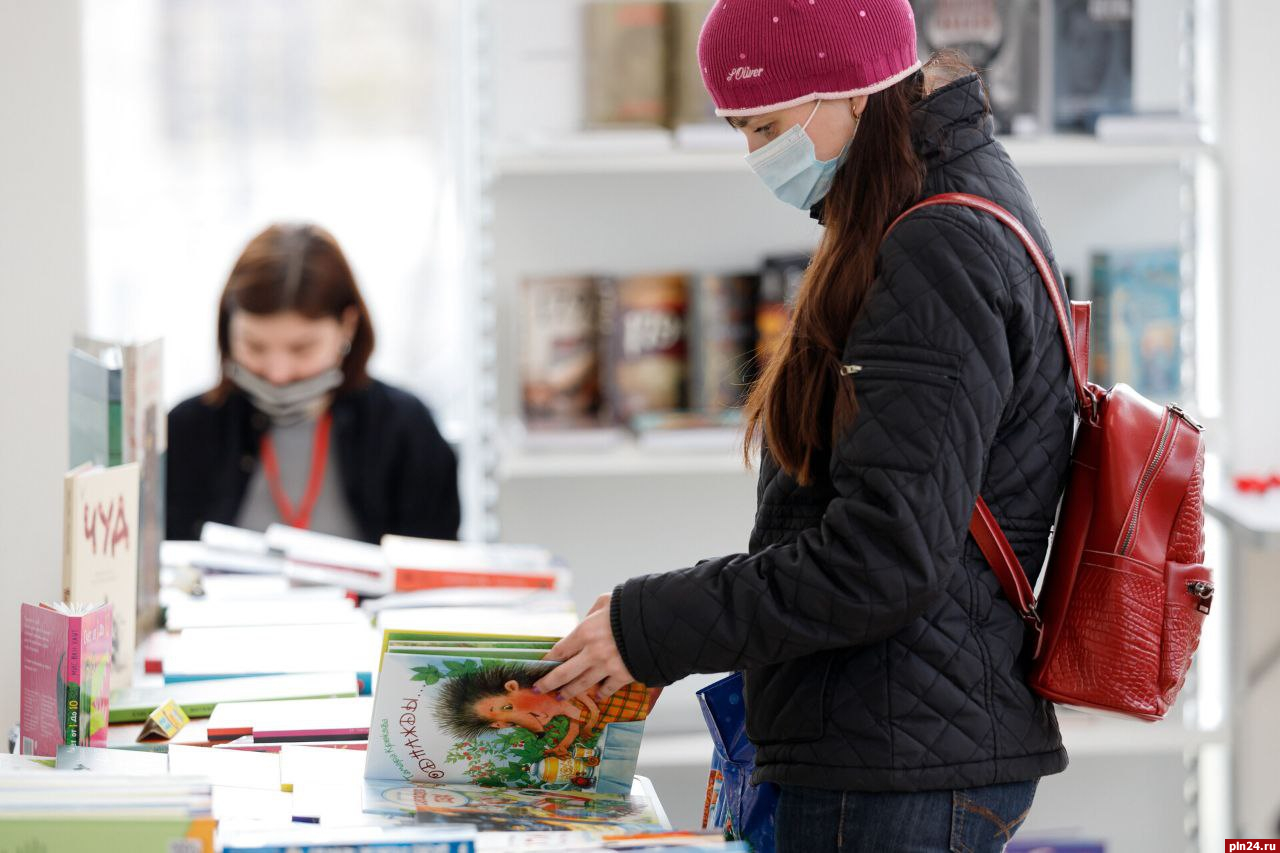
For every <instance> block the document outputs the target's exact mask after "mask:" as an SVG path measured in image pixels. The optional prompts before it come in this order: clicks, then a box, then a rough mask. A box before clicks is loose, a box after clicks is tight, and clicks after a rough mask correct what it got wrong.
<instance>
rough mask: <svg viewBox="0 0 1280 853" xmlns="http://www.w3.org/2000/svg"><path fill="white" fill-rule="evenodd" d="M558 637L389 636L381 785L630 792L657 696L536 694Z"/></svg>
mask: <svg viewBox="0 0 1280 853" xmlns="http://www.w3.org/2000/svg"><path fill="white" fill-rule="evenodd" d="M555 641H556V638H555V637H537V636H517V635H492V634H447V633H429V632H424V631H388V632H386V634H385V635H384V640H383V649H384V650H383V655H382V662H381V668H380V670H379V673H378V686H377V691H376V694H375V698H374V712H373V720H372V722H371V723H370V732H369V750H368V763H367V764H366V766H365V777H366V778H367V779H370V780H379V779H381V780H395V781H401V782H431V783H441V784H469V785H479V786H482V787H497V788H522V789H540V790H555V791H571V792H575V793H577V792H590V793H598V794H614V795H625V794H627V793H628V792H629V791H630V790H631V787H632V781H633V777H634V776H635V766H636V759H637V757H638V755H639V746H640V739H641V736H642V735H643V732H644V720H645V718H646V717H647V716H648V714H649V709H650V707H651V704H652V700H651V697H650V691H648V690H647V689H646V688H645V687H644V686H643V685H640V684H635V683H633V684H630V685H627V686H626V687H624V688H622V689H621V690H619V691H618V692H617V693H615V694H613V695H612V696H610V697H608V698H606V699H603V700H600V701H596V700H594V699H592V698H591V697H589V696H586V695H584V696H580V697H578V698H576V699H573V700H561V699H557V698H556V697H555V696H554V695H544V694H537V693H534V692H533V690H532V687H533V685H534V683H535V682H536V681H537V680H538V679H539V678H541V677H542V676H543V675H545V674H546V673H548V672H550V671H551V670H552V669H554V668H555V666H556V664H555V663H554V662H551V661H546V660H543V657H544V656H545V655H546V654H547V653H548V652H549V651H550V649H551V647H552V646H553V645H554V643H555Z"/></svg>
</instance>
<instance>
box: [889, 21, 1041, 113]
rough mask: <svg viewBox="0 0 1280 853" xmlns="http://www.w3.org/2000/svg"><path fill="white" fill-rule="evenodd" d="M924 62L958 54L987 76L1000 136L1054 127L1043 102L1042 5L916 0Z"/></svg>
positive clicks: (919, 40) (919, 38)
mask: <svg viewBox="0 0 1280 853" xmlns="http://www.w3.org/2000/svg"><path fill="white" fill-rule="evenodd" d="M913 6H914V8H915V15H916V32H917V39H916V43H917V45H918V46H919V50H920V58H921V60H924V61H927V60H928V59H929V57H930V56H932V55H933V53H934V52H935V51H940V50H958V51H960V52H961V53H963V54H964V56H965V58H966V59H967V60H968V61H969V62H971V63H973V65H974V66H975V67H977V68H978V69H979V70H980V71H981V72H982V80H983V83H985V84H986V89H987V96H988V99H989V100H990V102H991V112H992V115H993V116H994V117H995V120H996V129H997V131H998V132H999V133H1011V132H1015V131H1017V132H1023V131H1026V130H1031V129H1033V128H1034V129H1043V128H1045V127H1047V126H1048V121H1047V118H1048V116H1047V115H1046V114H1045V110H1044V109H1043V106H1042V104H1043V99H1042V97H1041V84H1040V78H1041V71H1040V69H1041V60H1040V41H1041V36H1040V33H1041V20H1040V0H915V2H914V3H913Z"/></svg>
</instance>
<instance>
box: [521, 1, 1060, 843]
mask: <svg viewBox="0 0 1280 853" xmlns="http://www.w3.org/2000/svg"><path fill="white" fill-rule="evenodd" d="M699 61H700V64H701V66H702V71H703V78H704V81H705V82H706V84H707V88H708V89H709V90H710V92H711V94H712V96H713V98H714V100H715V101H716V105H717V107H718V108H719V110H718V112H719V113H720V114H721V115H724V116H726V117H727V118H728V119H729V121H730V123H731V124H733V125H734V126H735V127H738V128H740V129H741V130H742V132H743V134H744V135H745V136H746V138H747V140H748V148H749V151H750V153H749V154H748V163H749V164H750V165H751V166H752V168H753V169H754V170H755V171H756V172H757V173H758V174H759V175H760V176H761V178H763V179H764V181H765V183H766V184H767V185H768V186H769V187H770V189H772V190H773V191H774V193H775V194H776V195H777V196H778V197H779V198H780V199H781V200H783V201H786V202H788V203H791V204H793V205H795V206H797V207H800V208H805V207H810V206H813V210H812V213H813V215H815V216H816V217H817V218H818V219H819V220H820V221H821V222H822V223H823V224H824V225H825V230H824V233H823V236H822V239H821V242H820V244H819V246H818V248H817V252H816V255H815V257H814V259H813V262H812V264H811V265H810V267H809V269H808V271H807V273H806V277H805V281H804V284H803V286H802V287H801V289H800V292H799V294H798V297H797V300H796V304H795V308H794V314H793V318H792V322H791V325H790V328H789V330H788V332H787V337H786V339H785V342H784V344H783V345H782V347H781V349H780V351H779V354H778V355H777V356H775V357H774V358H773V359H772V360H771V361H770V363H769V364H768V365H767V367H766V369H765V370H764V372H763V375H762V377H761V378H760V380H759V382H758V383H757V385H756V387H755V389H754V391H753V393H752V395H751V397H750V400H749V402H748V405H747V412H746V413H747V418H748V431H747V434H748V439H749V440H748V448H750V447H751V446H753V445H752V443H751V441H750V439H751V438H753V437H758V438H761V439H762V446H763V449H762V450H761V453H760V483H759V489H758V508H757V513H756V519H755V526H754V529H753V530H752V533H751V539H750V546H749V550H748V552H747V553H745V554H735V555H730V556H725V557H721V558H718V559H712V560H704V561H703V562H701V563H699V564H698V565H697V566H694V567H692V568H687V569H683V570H680V571H673V572H667V573H662V574H652V575H646V576H643V577H638V578H633V579H632V580H630V581H627V582H626V583H624V584H621V585H620V586H618V587H617V588H616V589H615V590H614V591H613V592H612V594H611V595H606V596H602V597H601V598H600V599H599V600H598V601H597V603H596V605H595V607H594V608H593V610H592V612H591V613H590V614H589V615H588V616H587V618H586V619H584V621H583V622H582V624H581V625H580V626H579V627H578V628H577V629H576V630H575V631H574V632H573V633H572V634H570V635H569V636H568V637H566V638H565V639H564V640H563V641H562V642H561V643H560V644H559V645H558V646H557V647H556V649H555V650H553V652H552V654H551V655H550V657H551V658H552V659H554V660H561V661H564V663H563V664H562V665H561V666H559V667H557V668H556V669H555V670H554V671H553V672H552V673H551V674H549V675H548V676H547V677H545V678H544V679H543V680H542V681H541V682H540V683H539V685H538V687H539V689H542V690H546V691H559V692H560V693H562V694H564V695H577V694H579V693H581V692H584V691H587V690H596V691H598V692H601V693H609V692H611V691H613V690H615V689H617V688H618V687H619V686H620V685H622V684H625V683H627V682H629V681H630V680H632V679H633V678H634V679H638V680H640V681H642V682H645V683H646V684H650V685H664V684H670V683H671V682H673V681H676V680H678V679H680V678H682V677H684V676H685V675H688V674H690V673H695V672H703V673H707V672H726V671H734V670H740V671H742V672H743V673H744V679H745V700H746V720H747V734H748V735H749V736H750V738H751V740H752V741H753V743H754V744H755V745H756V747H757V755H756V768H757V769H756V773H755V781H757V782H765V781H769V782H775V783H778V784H779V785H780V786H781V795H780V799H779V806H778V813H777V839H778V848H779V850H782V851H816V850H837V849H838V850H841V851H855V850H856V851H864V850H865V851H889V850H912V851H935V850H970V851H987V850H999V849H1002V847H1003V845H1004V843H1005V842H1007V841H1008V840H1009V838H1011V837H1012V835H1013V833H1014V831H1015V830H1016V829H1017V828H1018V826H1019V825H1021V823H1022V821H1023V820H1024V819H1025V818H1026V815H1027V812H1028V809H1029V808H1030V806H1031V802H1032V798H1033V796H1034V793H1035V788H1036V783H1037V781H1038V780H1039V779H1040V778H1041V777H1042V776H1045V775H1047V774H1051V773H1057V772H1060V771H1061V770H1063V769H1064V768H1065V767H1066V765H1067V756H1066V752H1065V751H1064V749H1063V747H1062V740H1061V737H1060V735H1059V730H1058V724H1057V720H1056V718H1055V716H1054V710H1053V707H1052V706H1051V705H1050V704H1049V703H1048V702H1046V701H1044V700H1043V699H1041V698H1039V697H1038V696H1036V695H1034V694H1033V693H1032V692H1031V690H1030V689H1029V688H1028V686H1027V684H1026V680H1025V675H1026V669H1027V663H1028V661H1027V658H1026V656H1025V655H1023V654H1022V650H1023V624H1022V622H1021V621H1020V619H1019V617H1018V615H1017V613H1016V612H1015V610H1014V608H1013V607H1012V606H1010V604H1009V602H1008V600H1007V599H1005V598H1004V596H1003V594H1002V593H1001V590H1000V586H999V583H998V582H997V580H996V576H995V574H994V573H993V572H992V570H991V568H990V567H989V566H988V565H987V564H986V562H985V560H984V559H983V556H982V553H981V552H980V551H979V549H978V547H977V545H976V543H975V542H974V541H973V540H972V538H970V537H969V536H968V522H969V519H970V516H971V515H972V513H973V511H974V504H975V500H976V498H977V496H978V495H979V494H981V495H982V496H983V497H984V498H985V499H986V502H987V503H988V504H989V505H990V507H991V508H992V511H993V512H994V514H995V515H996V517H997V519H998V521H999V522H1000V525H1001V526H1002V527H1003V528H1004V530H1005V531H1007V533H1008V535H1009V538H1010V541H1011V543H1012V545H1013V547H1014V549H1015V551H1016V553H1017V556H1018V558H1019V560H1020V562H1021V564H1022V566H1023V568H1024V569H1025V570H1026V571H1027V573H1028V575H1029V576H1030V578H1031V580H1032V582H1033V583H1034V581H1035V579H1036V575H1037V574H1038V572H1039V569H1040V566H1041V563H1042V562H1043V559H1044V556H1045V554H1046V551H1047V547H1048V538H1049V532H1050V526H1051V525H1052V523H1053V519H1054V513H1055V509H1056V505H1057V502H1058V499H1059V497H1060V496H1061V492H1062V489H1063V487H1064V485H1065V476H1066V471H1067V465H1068V458H1069V454H1070V446H1071V438H1072V426H1073V407H1074V398H1073V396H1072V389H1071V383H1070V373H1069V367H1068V363H1067V358H1066V354H1065V352H1064V347H1063V346H1062V343H1061V341H1060V339H1059V337H1058V329H1057V325H1056V320H1055V315H1054V313H1053V310H1052V308H1051V305H1050V301H1049V298H1048V294H1047V293H1046V292H1045V289H1044V286H1043V284H1042V283H1041V282H1040V280H1039V279H1038V278H1037V275H1036V272H1035V269H1034V267H1033V265H1032V262H1031V260H1030V258H1029V257H1028V256H1027V254H1026V252H1025V251H1024V249H1023V247H1022V245H1021V244H1020V243H1019V242H1018V241H1017V239H1016V238H1015V237H1014V236H1013V235H1012V233H1011V232H1009V231H1008V230H1007V229H1006V228H1005V227H1004V226H1003V225H1001V224H1000V223H999V222H997V221H996V220H995V219H994V218H991V217H989V216H988V215H986V214H983V213H979V212H977V211H974V210H972V209H968V208H959V207H932V208H928V209H926V210H923V211H920V212H917V213H915V214H912V215H911V216H909V217H907V218H906V219H905V220H904V221H903V222H902V223H901V224H899V225H898V226H897V227H896V228H894V229H893V230H892V232H891V233H889V234H888V235H887V236H886V230H887V229H888V226H889V225H890V223H892V222H893V221H894V220H895V219H896V218H897V217H898V216H899V214H901V213H902V212H903V211H904V210H906V209H907V208H908V207H910V206H911V205H912V204H913V203H914V202H916V201H919V200H921V199H922V198H924V197H927V196H931V195H935V194H938V193H944V192H964V193H972V194H975V195H980V196H984V197H986V198H988V199H991V200H993V201H995V202H997V203H998V204H1000V205H1002V206H1003V207H1005V208H1006V209H1008V210H1010V211H1011V212H1013V213H1014V214H1015V215H1016V216H1017V217H1018V218H1020V219H1021V221H1022V222H1023V223H1024V224H1025V225H1026V226H1027V228H1028V229H1029V230H1030V231H1031V233H1032V235H1033V236H1034V237H1035V239H1036V240H1037V242H1038V243H1039V244H1040V246H1041V247H1042V248H1043V249H1044V250H1045V251H1046V252H1047V253H1048V252H1050V251H1051V250H1050V244H1049V240H1048V238H1047V235H1046V234H1045V232H1044V229H1043V227H1042V225H1041V223H1040V220H1039V216H1038V215H1037V213H1036V208H1035V205H1034V204H1033V203H1032V200H1031V196H1030V195H1029V193H1028V191H1027V188H1026V185H1025V184H1024V183H1023V180H1022V177H1021V175H1019V173H1018V171H1017V169H1016V168H1015V167H1014V165H1013V163H1012V162H1011V160H1010V159H1009V155H1008V153H1007V152H1006V151H1005V150H1004V148H1003V147H1001V145H1000V144H999V142H997V141H996V140H995V139H994V138H993V136H992V134H993V122H992V118H991V116H990V112H989V109H988V106H987V101H986V95H985V92H984V90H983V87H982V83H981V81H980V80H979V79H978V77H977V76H976V75H974V74H971V73H968V71H969V70H970V69H966V68H964V67H962V66H961V65H960V64H959V63H958V62H957V61H956V60H954V59H948V58H936V57H935V59H934V60H933V61H931V62H930V63H929V64H927V65H926V66H924V68H923V69H922V68H921V66H920V63H919V62H918V61H917V58H916V45H915V28H914V20H913V18H912V14H911V8H910V6H909V4H908V2H907V0H856V2H855V1H854V0H848V2H839V3H833V2H830V0H794V2H785V3H784V2H772V1H771V0H721V2H719V3H717V5H716V6H715V8H714V9H713V11H712V12H711V14H710V16H709V17H708V19H707V22H706V24H705V26H704V29H703V32H702V37H701V42H700V44H699ZM725 227H731V226H729V225H726V226H725ZM1050 259H1051V260H1052V255H1051V254H1050ZM1059 286H1061V285H1060V284H1059ZM1064 299H1065V292H1064Z"/></svg>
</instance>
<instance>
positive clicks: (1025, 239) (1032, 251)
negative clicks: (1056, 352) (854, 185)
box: [885, 193, 1098, 420]
mask: <svg viewBox="0 0 1280 853" xmlns="http://www.w3.org/2000/svg"><path fill="white" fill-rule="evenodd" d="M941 204H947V205H955V206H959V207H971V208H973V209H974V210H981V211H984V212H986V213H989V214H991V215H992V216H994V217H995V218H996V219H998V220H1000V222H1001V223H1002V224H1004V226H1005V227H1006V228H1008V229H1009V230H1010V231H1012V232H1013V233H1014V235H1015V236H1017V238H1018V239H1019V240H1020V241H1021V242H1022V245H1023V247H1024V248H1026V250H1027V254H1028V255H1030V256H1031V260H1032V261H1033V262H1034V263H1035V266H1036V272H1038V273H1040V280H1041V281H1042V282H1044V287H1045V290H1046V291H1048V293H1049V301H1050V302H1051V303H1053V313H1054V314H1055V315H1056V316H1057V318H1058V331H1059V332H1060V333H1061V334H1062V343H1063V344H1064V345H1065V346H1066V348H1067V359H1068V360H1069V361H1070V362H1071V380H1072V383H1073V384H1074V385H1075V389H1076V399H1077V400H1079V401H1080V411H1081V413H1082V414H1083V415H1084V416H1085V417H1087V418H1089V419H1090V420H1093V419H1095V418H1096V417H1097V408H1098V406H1097V400H1096V398H1095V397H1094V395H1093V392H1092V391H1090V390H1089V380H1088V377H1089V362H1088V353H1089V308H1088V303H1085V302H1073V303H1071V310H1070V311H1068V309H1067V304H1066V302H1065V301H1064V300H1063V298H1062V292H1061V291H1060V290H1059V289H1058V277H1057V275H1055V274H1054V272H1053V267H1052V266H1050V264H1049V259H1048V258H1046V257H1045V255H1044V252H1042V251H1041V250H1040V246H1039V245H1037V244H1036V241H1035V238H1034V237H1032V236H1031V232H1030V231H1028V230H1027V228H1026V226H1025V225H1023V224H1022V223H1021V222H1020V221H1018V217H1016V216H1014V215H1013V214H1012V213H1010V212H1009V211H1007V210H1005V209H1004V208H1003V207H1001V206H1000V205H998V204H996V203H995V202H994V201H991V200H989V199H985V198H983V197H982V196H976V195H970V194H968V193H942V194H940V195H935V196H930V197H929V198H926V199H925V200H924V201H921V202H919V203H917V204H915V205H913V206H911V207H909V208H907V210H906V211H904V212H903V213H902V215H900V216H899V217H898V218H897V219H895V220H893V222H892V224H890V225H889V227H888V228H887V229H886V230H885V235H886V236H887V235H888V234H889V232H890V231H892V230H893V229H894V228H895V227H896V226H897V225H898V223H900V222H901V221H902V220H904V219H906V218H907V217H908V216H910V215H911V214H913V213H915V212H916V211H917V210H922V209H924V208H926V207H935V206H937V205H941ZM1076 306H1083V308H1082V309H1080V313H1077V308H1076ZM1081 319H1083V327H1082V326H1081V325H1080V321H1081ZM1077 341H1082V342H1083V346H1078V345H1077Z"/></svg>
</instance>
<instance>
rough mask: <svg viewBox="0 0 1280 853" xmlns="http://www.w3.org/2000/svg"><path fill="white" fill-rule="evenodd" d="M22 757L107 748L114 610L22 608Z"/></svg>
mask: <svg viewBox="0 0 1280 853" xmlns="http://www.w3.org/2000/svg"><path fill="white" fill-rule="evenodd" d="M20 682H21V699H20V703H21V710H20V714H21V718H20V727H21V731H22V747H21V751H22V754H23V755H44V756H52V755H57V752H58V746H60V745H62V744H70V745H73V746H106V745H107V717H108V712H109V702H110V697H111V605H110V604H92V605H83V606H80V605H69V604H40V605H39V606H37V605H34V604H24V605H22V674H21V677H20Z"/></svg>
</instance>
